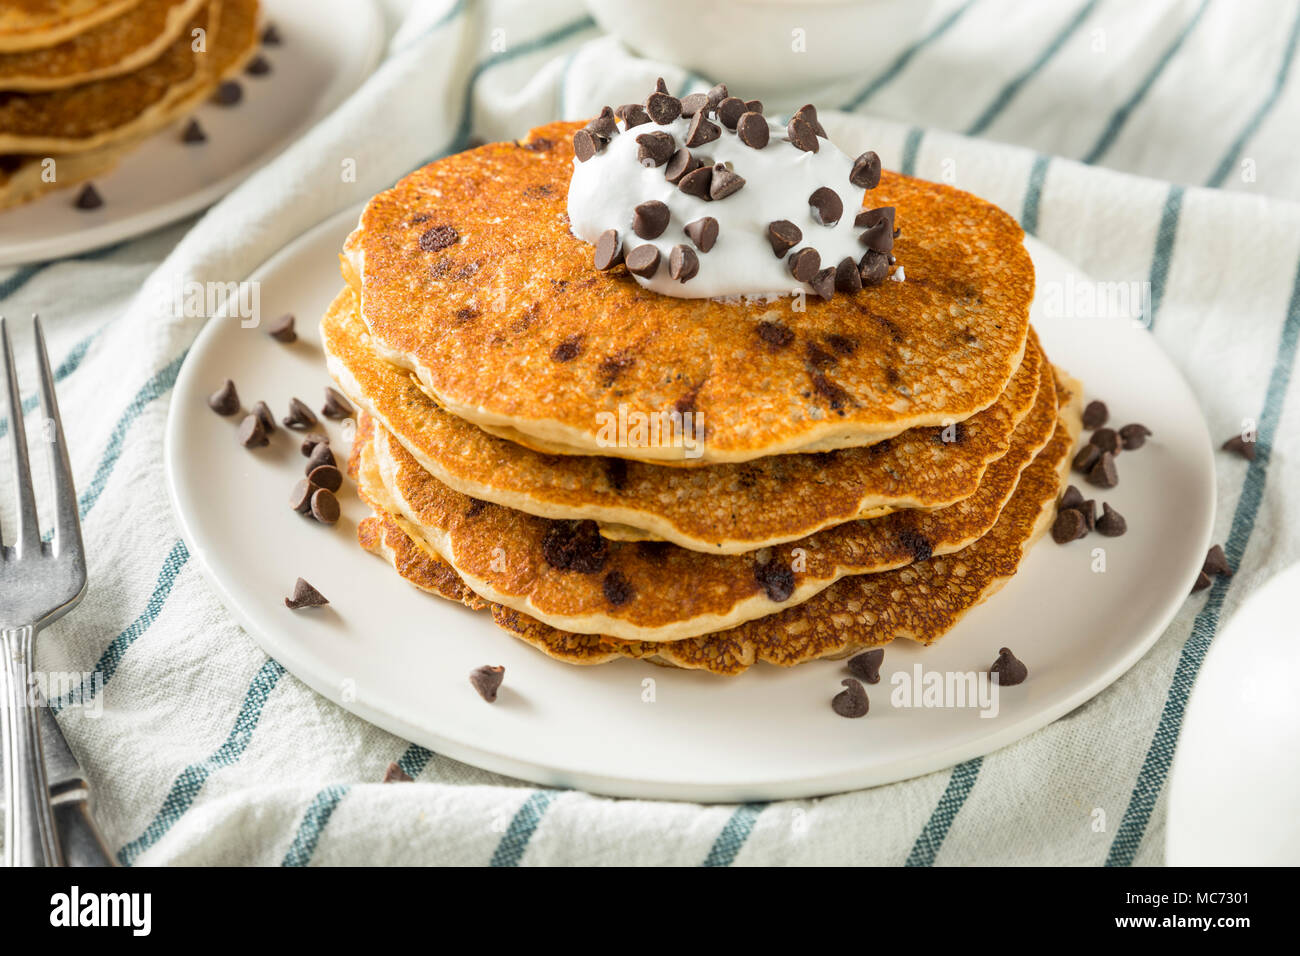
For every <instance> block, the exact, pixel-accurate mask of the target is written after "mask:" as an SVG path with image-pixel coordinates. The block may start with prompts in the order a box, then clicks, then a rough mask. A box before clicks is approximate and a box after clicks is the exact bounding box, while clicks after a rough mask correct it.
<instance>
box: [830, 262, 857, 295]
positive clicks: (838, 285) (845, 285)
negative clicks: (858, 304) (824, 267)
mask: <svg viewBox="0 0 1300 956" xmlns="http://www.w3.org/2000/svg"><path fill="white" fill-rule="evenodd" d="M835 291H837V292H861V291H862V274H861V273H860V272H858V264H857V263H856V262H854V261H853V257H852V256H845V257H844V258H843V259H841V260H840V262H839V265H837V266H836V267H835Z"/></svg>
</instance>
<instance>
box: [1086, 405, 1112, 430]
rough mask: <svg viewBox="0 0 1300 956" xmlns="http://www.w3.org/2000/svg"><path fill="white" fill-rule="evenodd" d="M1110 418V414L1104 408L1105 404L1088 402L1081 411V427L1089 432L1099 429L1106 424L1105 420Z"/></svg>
mask: <svg viewBox="0 0 1300 956" xmlns="http://www.w3.org/2000/svg"><path fill="white" fill-rule="evenodd" d="M1108 418H1110V412H1109V411H1108V410H1107V408H1106V403H1105V402H1089V403H1088V406H1087V407H1086V408H1085V409H1084V410H1083V427H1084V428H1087V429H1088V430H1089V431H1091V430H1092V429H1094V428H1100V427H1101V426H1102V425H1105V424H1106V419H1108Z"/></svg>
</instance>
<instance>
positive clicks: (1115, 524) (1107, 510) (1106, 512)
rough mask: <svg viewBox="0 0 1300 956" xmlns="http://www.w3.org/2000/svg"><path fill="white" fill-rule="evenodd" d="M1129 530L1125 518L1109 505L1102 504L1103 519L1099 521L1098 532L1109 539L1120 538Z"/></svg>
mask: <svg viewBox="0 0 1300 956" xmlns="http://www.w3.org/2000/svg"><path fill="white" fill-rule="evenodd" d="M1127 530H1128V523H1127V522H1126V521H1125V520H1124V516H1123V515H1121V514H1120V513H1119V512H1118V511H1116V510H1115V509H1114V508H1112V507H1111V506H1110V505H1108V504H1107V503H1106V502H1104V501H1103V502H1102V503H1101V517H1100V518H1098V519H1097V531H1098V532H1099V533H1100V534H1103V535H1105V536H1106V537H1108V538H1118V537H1119V536H1120V535H1122V534H1123V533H1124V532H1125V531H1127Z"/></svg>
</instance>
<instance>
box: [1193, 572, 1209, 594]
mask: <svg viewBox="0 0 1300 956" xmlns="http://www.w3.org/2000/svg"><path fill="white" fill-rule="evenodd" d="M1213 583H1214V582H1213V581H1211V580H1210V576H1209V575H1208V574H1206V573H1205V572H1204V571H1201V572H1199V573H1198V574H1197V575H1196V581H1195V583H1194V584H1192V593H1193V594H1195V593H1196V592H1197V591H1204V590H1205V589H1206V588H1208V587H1209V586H1210V585H1211V584H1213Z"/></svg>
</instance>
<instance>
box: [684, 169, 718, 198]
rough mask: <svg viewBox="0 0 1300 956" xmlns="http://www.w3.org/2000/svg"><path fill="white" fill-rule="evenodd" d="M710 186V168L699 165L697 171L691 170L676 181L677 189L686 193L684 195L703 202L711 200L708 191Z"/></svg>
mask: <svg viewBox="0 0 1300 956" xmlns="http://www.w3.org/2000/svg"><path fill="white" fill-rule="evenodd" d="M712 185H713V167H712V166H703V165H701V166H700V167H699V168H698V169H692V170H691V171H690V172H689V173H686V174H685V175H684V176H682V178H681V179H679V180H678V181H677V188H678V189H680V190H681V191H682V192H684V193H686V195H688V196H695V197H696V198H697V199H705V200H709V199H712V198H713V197H712V196H710V195H709V190H710V188H711V187H712Z"/></svg>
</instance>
